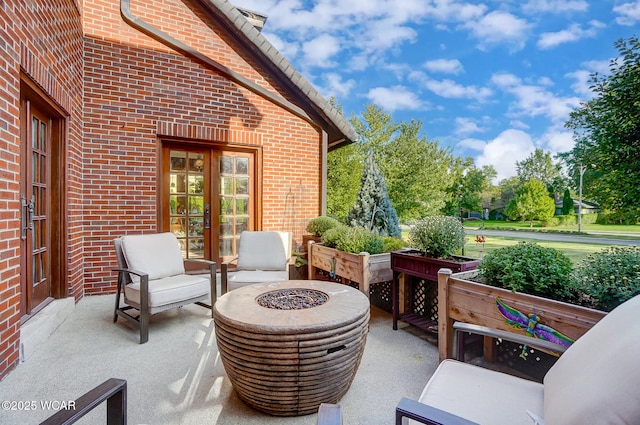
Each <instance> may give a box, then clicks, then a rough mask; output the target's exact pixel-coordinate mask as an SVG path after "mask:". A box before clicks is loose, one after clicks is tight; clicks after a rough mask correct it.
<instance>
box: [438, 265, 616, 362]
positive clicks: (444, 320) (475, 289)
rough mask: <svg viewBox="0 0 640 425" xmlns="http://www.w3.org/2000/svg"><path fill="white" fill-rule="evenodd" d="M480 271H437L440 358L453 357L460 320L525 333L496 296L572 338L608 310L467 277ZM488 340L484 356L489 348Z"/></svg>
mask: <svg viewBox="0 0 640 425" xmlns="http://www.w3.org/2000/svg"><path fill="white" fill-rule="evenodd" d="M477 273H478V272H477V271H472V272H463V273H456V274H452V272H451V270H448V269H442V270H440V272H439V273H438V351H439V354H440V361H442V360H444V359H446V358H451V357H452V353H453V351H452V349H453V322H454V321H460V322H466V323H472V324H475V325H481V326H487V327H490V328H494V329H501V330H504V331H509V332H516V333H520V334H525V331H524V330H522V329H514V328H513V327H510V326H509V325H508V324H507V323H506V319H505V318H504V316H502V314H501V313H500V311H499V310H498V308H497V307H496V297H500V299H501V300H502V301H503V302H504V303H505V304H507V305H508V306H510V307H512V308H515V309H516V310H518V311H520V312H522V313H524V314H527V315H528V314H531V313H533V312H535V313H537V314H539V315H540V316H541V319H540V323H541V324H544V325H546V326H549V327H551V328H553V329H555V330H556V331H558V332H561V333H563V334H564V335H566V336H568V337H569V338H571V339H574V340H576V339H578V338H580V337H581V336H582V335H583V334H584V333H585V332H587V331H588V330H589V329H591V327H593V325H595V324H596V323H597V322H598V321H599V320H600V319H602V318H603V317H604V316H605V315H606V313H605V312H603V311H599V310H593V309H590V308H585V307H580V306H577V305H573V304H567V303H564V302H560V301H554V300H551V299H548V298H541V297H537V296H534V295H528V294H523V293H519V292H511V291H509V290H506V289H502V288H496V287H493V286H489V285H484V284H481V283H477V282H472V281H470V280H468V279H470V278H473V277H475V276H476V275H477ZM493 346H494V344H487V342H486V340H485V357H487V356H489V357H491V353H487V349H489V350H490V348H489V347H493Z"/></svg>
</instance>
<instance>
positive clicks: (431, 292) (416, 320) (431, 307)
mask: <svg viewBox="0 0 640 425" xmlns="http://www.w3.org/2000/svg"><path fill="white" fill-rule="evenodd" d="M478 264H480V259H478V258H470V257H460V256H458V257H453V259H446V260H445V259H441V258H433V257H427V256H425V255H423V253H422V252H421V251H418V250H415V249H412V250H411V249H410V250H404V251H395V252H392V253H391V269H392V270H393V284H392V295H391V297H392V312H393V329H398V320H402V321H404V322H407V323H410V324H412V325H414V326H417V327H419V328H421V329H423V330H425V331H427V332H432V333H433V332H436V330H437V308H436V306H437V299H436V288H435V285H436V283H435V282H437V280H438V270H440V269H442V268H448V269H451V270H453V271H455V272H461V271H467V270H475V269H476V268H477V267H478ZM401 275H405V276H406V277H408V279H404V284H403V285H402V286H401V282H400V280H401V279H400V277H401ZM421 279H424V280H425V281H427V282H421V281H420V280H421ZM429 282H432V283H429ZM418 300H420V304H423V305H416V304H417V301H418Z"/></svg>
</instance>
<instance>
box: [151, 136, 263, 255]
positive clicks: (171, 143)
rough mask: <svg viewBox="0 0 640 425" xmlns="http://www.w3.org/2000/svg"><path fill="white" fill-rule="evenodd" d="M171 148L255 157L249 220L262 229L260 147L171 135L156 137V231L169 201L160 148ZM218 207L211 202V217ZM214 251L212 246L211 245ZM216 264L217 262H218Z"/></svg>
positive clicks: (212, 193) (164, 215)
mask: <svg viewBox="0 0 640 425" xmlns="http://www.w3.org/2000/svg"><path fill="white" fill-rule="evenodd" d="M171 147H175V149H176V150H180V149H184V150H189V148H192V149H205V150H209V151H211V152H213V151H215V150H220V151H231V152H243V153H247V154H251V155H253V157H254V167H253V170H252V171H253V172H254V173H255V179H254V180H255V184H254V188H255V199H254V217H253V220H252V223H251V224H252V225H253V228H254V230H262V190H263V185H262V174H263V171H262V170H263V167H262V146H253V145H242V144H234V143H222V142H212V141H210V140H198V139H188V140H185V139H179V138H172V137H158V145H157V152H158V155H157V170H158V172H157V178H158V185H157V197H156V199H157V211H158V214H157V229H159V231H164V230H165V229H164V227H163V222H164V219H165V217H167V220H168V217H169V209H168V207H167V205H168V204H169V203H168V202H165V201H166V200H165V195H164V189H163V187H162V182H164V181H166V180H167V179H168V169H166V170H165V167H164V165H165V161H167V160H168V159H167V158H165V157H164V154H163V151H164V149H165V148H168V149H170V148H171ZM215 166H216V164H213V161H211V168H212V171H213V168H214V167H215ZM211 175H212V176H218V172H217V171H216V172H215V173H213V174H211ZM216 188H217V186H216V187H213V185H212V187H211V195H212V196H217V193H218V192H217V191H216V190H215V189H216ZM212 204H213V202H212ZM219 211H220V206H219V205H212V206H211V216H212V217H214V214H215V216H217V215H219ZM211 249H212V250H213V249H214V247H211ZM215 258H218V254H217V250H216V254H215ZM218 267H219V265H218Z"/></svg>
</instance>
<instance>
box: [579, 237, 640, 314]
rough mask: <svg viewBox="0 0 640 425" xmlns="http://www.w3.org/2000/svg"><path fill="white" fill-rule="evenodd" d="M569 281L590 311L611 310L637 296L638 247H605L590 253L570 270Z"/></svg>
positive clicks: (639, 289)
mask: <svg viewBox="0 0 640 425" xmlns="http://www.w3.org/2000/svg"><path fill="white" fill-rule="evenodd" d="M573 280H574V285H575V287H576V288H577V289H578V290H580V291H581V292H583V293H584V294H586V295H587V298H588V299H589V301H590V304H591V306H592V307H593V308H597V309H599V310H604V311H611V310H613V309H614V308H615V307H617V306H618V305H620V304H622V303H623V302H625V301H626V300H628V299H630V298H632V297H633V296H635V295H638V294H640V247H638V246H625V247H609V248H604V249H603V250H602V251H600V252H597V253H595V254H590V255H588V256H587V258H585V259H584V260H582V261H581V262H580V263H578V265H577V266H576V267H575V268H574V270H573Z"/></svg>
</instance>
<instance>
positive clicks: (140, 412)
mask: <svg viewBox="0 0 640 425" xmlns="http://www.w3.org/2000/svg"><path fill="white" fill-rule="evenodd" d="M113 302H114V297H113V295H105V296H92V297H85V298H84V299H82V300H81V301H80V302H79V303H78V304H77V305H76V307H75V309H74V311H73V313H72V314H71V315H70V317H69V319H67V320H66V321H65V322H64V323H63V324H62V325H61V326H60V327H59V328H58V329H57V330H56V331H55V332H54V333H53V334H52V335H51V337H49V338H48V340H47V341H46V342H44V344H42V345H41V346H40V347H39V348H38V349H37V350H36V351H35V352H34V353H33V354H32V355H31V357H29V358H28V360H27V361H26V362H24V363H21V364H20V365H18V367H17V368H16V369H14V370H13V371H12V372H10V373H9V374H8V376H7V377H5V379H4V380H2V381H1V382H0V400H8V401H22V402H31V401H34V402H35V405H36V406H37V407H36V409H35V410H22V411H13V410H5V409H4V408H3V409H1V410H0V423H2V424H38V423H39V422H41V421H42V420H44V419H45V418H47V417H49V416H50V415H52V414H53V413H55V411H52V410H46V409H43V408H42V403H46V402H64V401H69V400H75V399H76V398H78V397H79V396H80V395H82V394H83V393H85V392H86V391H88V390H90V389H91V388H93V387H95V386H96V385H98V384H100V383H102V382H104V381H105V380H107V379H109V378H121V379H125V380H126V381H127V399H128V423H129V424H134V425H135V424H154V425H156V424H157V425H160V424H167V425H169V424H171V425H177V424H184V425H200V424H212V425H227V424H242V425H252V424H291V425H294V424H295V425H297V424H309V425H313V424H315V423H316V420H317V415H316V414H312V415H307V416H301V417H288V418H282V417H272V416H269V415H266V414H264V413H261V412H259V411H256V410H254V409H252V408H250V407H248V406H247V405H245V404H244V403H243V402H242V401H241V400H240V399H239V398H238V397H237V395H236V393H235V392H234V390H233V388H232V386H231V384H230V382H229V380H228V378H227V376H226V374H225V371H224V367H223V366H222V363H221V361H220V356H219V355H218V351H217V347H216V342H215V334H214V324H213V320H212V319H211V318H210V312H209V310H207V309H204V308H202V307H199V306H195V305H192V306H187V307H183V308H181V309H176V310H172V311H168V312H163V313H160V314H158V315H155V316H153V318H152V320H151V326H150V336H149V342H148V343H146V344H143V345H140V344H138V333H137V331H136V330H134V329H133V328H132V327H131V326H130V325H129V324H128V323H125V322H124V320H122V319H120V320H118V323H117V324H114V323H113V321H112V317H113V316H112V315H113ZM436 344H437V342H436V341H435V340H434V339H433V337H431V336H429V335H428V334H425V333H423V332H422V331H420V330H418V329H416V328H414V327H411V326H409V325H406V324H404V323H401V324H400V329H399V330H397V331H393V330H392V328H391V315H390V314H388V313H386V312H384V311H382V310H380V309H378V308H376V307H371V322H370V332H369V335H368V337H367V343H366V348H365V352H364V355H363V358H362V362H361V364H360V368H359V369H358V372H357V374H356V376H355V379H354V381H353V384H352V385H351V388H350V389H349V391H348V392H347V394H346V395H345V396H344V397H343V398H342V400H341V401H340V404H341V406H342V409H343V423H344V424H345V425H358V424H392V423H394V414H395V406H396V404H397V403H398V401H399V400H400V399H401V398H402V397H405V396H406V397H411V398H417V397H418V396H419V395H420V392H421V391H422V388H423V387H424V385H425V384H426V382H427V380H428V379H429V377H430V376H431V375H432V374H433V372H434V371H435V369H436V367H437V365H438V350H437V346H436ZM3 407H4V406H3ZM105 412H106V408H105V405H104V403H103V404H102V405H101V406H100V407H99V408H97V409H96V410H95V411H94V412H92V413H91V414H89V415H87V416H85V418H83V419H82V420H81V421H80V422H78V423H80V424H104V423H105Z"/></svg>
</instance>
